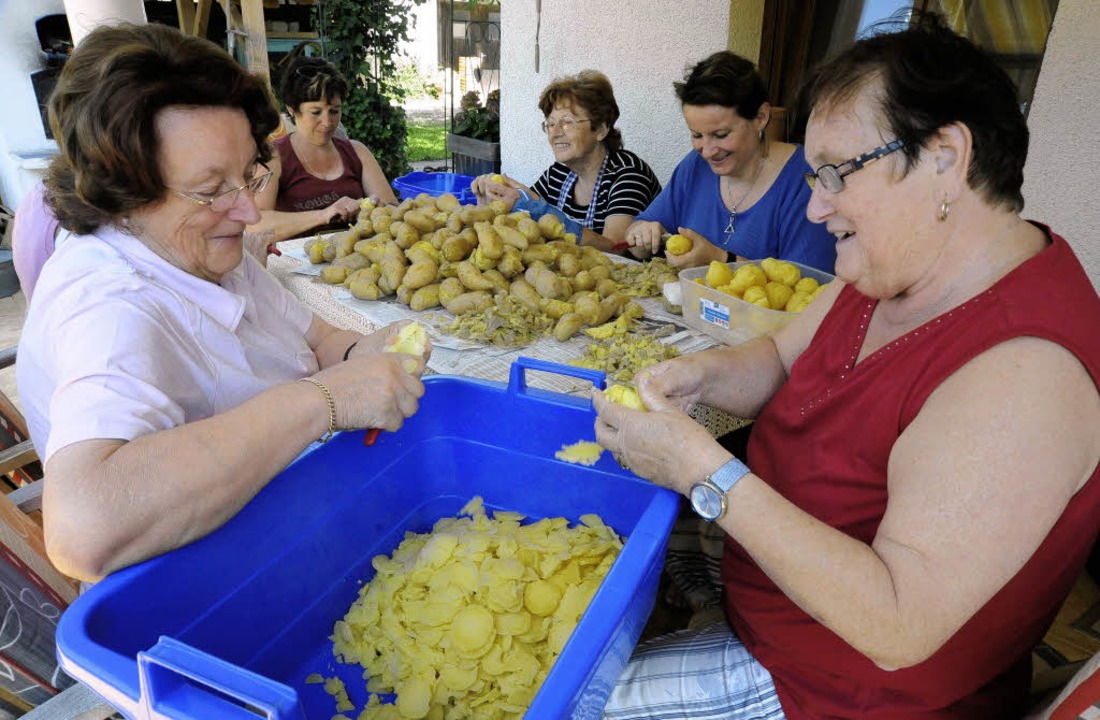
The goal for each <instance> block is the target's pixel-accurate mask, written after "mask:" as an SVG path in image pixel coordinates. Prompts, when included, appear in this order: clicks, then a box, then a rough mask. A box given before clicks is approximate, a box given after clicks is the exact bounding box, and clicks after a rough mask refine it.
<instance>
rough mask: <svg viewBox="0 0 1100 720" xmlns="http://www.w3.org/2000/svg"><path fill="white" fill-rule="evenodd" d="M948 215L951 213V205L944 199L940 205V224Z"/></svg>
mask: <svg viewBox="0 0 1100 720" xmlns="http://www.w3.org/2000/svg"><path fill="white" fill-rule="evenodd" d="M950 213H951V204H950V203H949V202H947V198H944V199H943V202H942V203H941V204H940V222H945V221H946V220H947V216H948V215H949V214H950Z"/></svg>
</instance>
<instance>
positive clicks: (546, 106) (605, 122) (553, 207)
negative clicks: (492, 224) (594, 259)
mask: <svg viewBox="0 0 1100 720" xmlns="http://www.w3.org/2000/svg"><path fill="white" fill-rule="evenodd" d="M539 109H541V110H542V112H543V115H544V116H545V117H546V121H545V122H544V123H543V130H544V131H545V132H546V137H547V140H548V141H549V143H550V148H551V150H553V152H554V159H555V162H554V164H553V165H551V166H550V168H549V169H547V170H546V172H544V173H543V174H542V177H540V178H539V179H538V181H537V182H536V183H535V184H534V185H533V186H532V187H527V186H525V185H523V184H522V183H520V182H517V181H516V180H514V179H512V178H510V177H506V176H493V175H482V176H480V177H477V178H475V179H474V182H473V184H472V186H471V187H472V189H473V191H474V193H475V194H476V195H477V197H478V200H479V201H481V202H490V201H492V200H504V201H505V202H507V203H509V204H511V205H512V206H513V209H514V210H521V209H526V210H529V211H530V212H531V215H532V217H536V216H539V215H542V214H543V213H545V212H551V213H553V214H555V215H557V216H558V217H560V218H562V220H563V222H564V224H565V226H566V230H567V231H569V232H574V233H576V235H577V240H578V242H580V243H581V244H584V245H592V246H593V247H596V248H598V249H600V250H611V249H612V248H614V247H615V246H616V245H621V243H622V242H623V241H624V240H625V238H626V229H627V228H628V227H629V226H630V223H631V222H633V220H634V217H635V216H636V215H637V214H638V213H640V212H641V211H643V210H645V208H646V207H647V206H648V205H649V203H650V202H651V201H652V200H653V198H655V197H657V195H658V194H659V193H660V192H661V183H660V181H658V180H657V176H656V175H655V174H654V173H653V170H652V169H651V168H650V167H649V165H647V164H646V163H645V161H644V160H642V159H641V158H639V157H638V156H637V155H635V154H634V153H632V152H630V151H629V150H625V149H623V139H622V133H620V132H619V130H618V129H617V128H615V121H616V120H618V119H619V106H618V104H617V103H616V102H615V94H614V92H613V91H612V89H611V83H610V81H608V79H607V77H606V76H605V75H603V73H600V72H597V71H596V70H584V71H582V72H580V73H578V74H577V75H575V76H570V77H564V78H558V79H557V80H555V81H554V82H552V83H551V84H550V85H549V86H548V87H547V88H546V89H545V90H543V92H542V96H541V97H540V98H539ZM616 249H619V248H616Z"/></svg>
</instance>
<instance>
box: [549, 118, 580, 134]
mask: <svg viewBox="0 0 1100 720" xmlns="http://www.w3.org/2000/svg"><path fill="white" fill-rule="evenodd" d="M583 122H592V120H590V119H587V120H574V119H573V118H562V119H561V120H547V121H546V122H544V123H543V124H542V131H543V132H544V133H547V134H550V133H552V132H554V129H555V128H557V127H558V126H561V129H562V130H564V131H565V132H573V130H575V129H576V128H577V123H583Z"/></svg>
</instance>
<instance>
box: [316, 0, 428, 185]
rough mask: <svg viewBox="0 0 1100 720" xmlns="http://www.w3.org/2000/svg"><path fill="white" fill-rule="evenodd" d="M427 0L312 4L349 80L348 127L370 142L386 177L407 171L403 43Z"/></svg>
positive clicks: (332, 56)
mask: <svg viewBox="0 0 1100 720" xmlns="http://www.w3.org/2000/svg"><path fill="white" fill-rule="evenodd" d="M423 2H425V0H325V1H324V2H323V3H317V4H316V5H314V12H315V13H316V15H317V26H318V27H319V28H320V30H321V34H322V36H323V37H324V38H325V40H326V47H327V52H328V59H329V60H330V61H331V62H332V63H333V64H334V65H335V66H336V67H337V68H339V70H340V72H341V73H342V74H343V75H344V77H345V78H347V81H348V97H346V98H344V103H343V108H344V116H343V122H344V127H345V128H347V131H348V135H349V136H351V137H352V138H355V139H356V140H359V141H360V142H362V143H363V144H364V145H366V146H367V147H369V148H370V149H371V151H372V152H373V153H374V156H375V157H376V158H377V159H378V163H379V165H381V166H382V171H383V172H385V173H386V177H388V178H390V179H393V178H396V177H399V176H401V175H404V174H406V173H408V172H409V169H410V168H409V163H408V158H407V157H406V155H405V142H406V135H407V132H408V129H407V124H406V118H405V110H404V108H402V107H401V106H400V105H398V103H400V102H401V101H402V100H404V98H405V91H404V89H403V88H402V87H401V84H400V83H399V82H398V81H397V75H398V67H397V61H398V59H399V58H400V57H401V50H400V44H401V43H402V42H404V41H406V40H408V39H409V18H410V17H412V10H413V8H414V7H415V6H417V5H420V4H422V3H423Z"/></svg>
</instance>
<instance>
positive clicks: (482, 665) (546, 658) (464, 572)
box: [318, 497, 622, 720]
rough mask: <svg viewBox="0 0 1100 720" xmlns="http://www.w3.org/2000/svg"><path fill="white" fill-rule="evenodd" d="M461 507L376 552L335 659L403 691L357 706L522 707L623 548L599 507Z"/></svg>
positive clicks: (495, 714)
mask: <svg viewBox="0 0 1100 720" xmlns="http://www.w3.org/2000/svg"><path fill="white" fill-rule="evenodd" d="M460 515H461V517H456V518H443V519H442V520H439V521H438V522H436V524H435V526H434V527H433V528H432V532H431V533H426V534H415V533H407V534H406V536H405V539H404V540H403V541H402V542H401V544H400V545H399V546H398V548H397V549H396V550H395V551H394V552H393V554H392V556H386V555H379V556H376V557H374V558H372V560H371V565H372V566H373V567H374V569H375V571H376V572H375V576H374V577H373V578H372V579H371V581H370V582H368V583H367V584H365V585H364V586H363V587H362V588H361V589H360V592H359V598H358V599H357V600H356V601H355V603H354V604H353V605H352V607H351V609H350V610H349V611H348V613H347V614H346V615H345V616H344V618H343V619H342V620H339V621H337V623H336V625H335V627H334V628H333V635H332V640H333V651H334V653H335V654H336V657H337V659H338V660H341V661H343V662H347V663H359V664H360V665H362V666H363V668H364V670H365V673H364V676H365V677H368V680H367V690H368V691H369V692H372V693H388V692H396V694H397V701H396V705H382V704H380V703H379V702H378V701H377V700H376V699H372V700H371V701H370V702H368V704H367V705H366V707H364V708H362V711H361V712H360V713H359V714H358V715H357V716H353V717H358V718H359V720H370V719H372V718H393V717H402V718H444V717H456V718H459V717H461V718H481V717H484V718H519V717H522V716H523V714H524V713H525V712H526V711H527V708H528V707H529V706H530V704H531V701H532V700H533V699H534V697H535V694H536V693H537V692H538V690H539V687H540V686H541V685H542V683H543V681H544V680H545V679H546V676H547V674H548V673H549V671H550V669H551V668H552V667H553V665H554V661H555V659H556V658H557V657H558V655H559V654H560V653H561V651H562V649H563V648H564V647H565V644H566V643H567V642H568V640H569V637H570V636H571V635H572V633H573V629H574V628H575V627H576V624H577V622H578V620H579V619H580V617H581V614H582V613H583V612H584V610H585V608H586V607H587V606H588V604H589V602H590V601H591V599H592V596H593V595H594V594H595V592H596V589H597V588H598V587H599V583H600V581H601V580H602V578H603V577H604V576H605V575H606V574H607V572H608V570H609V569H610V568H611V565H612V563H613V562H614V560H615V558H616V557H617V555H618V553H619V551H620V550H621V549H622V540H621V539H620V538H619V537H618V536H617V535H616V534H615V532H614V531H613V530H612V529H611V528H609V527H607V526H606V525H605V524H604V523H603V521H602V520H600V518H599V517H597V516H595V515H583V516H581V519H580V523H579V524H577V525H576V526H573V527H570V526H569V522H568V520H566V519H565V518H560V517H559V518H544V519H542V520H539V521H537V522H532V523H527V524H523V521H524V520H525V518H524V517H523V516H522V515H520V514H518V513H512V512H496V513H494V514H493V517H492V518H490V517H489V516H488V515H487V514H486V512H485V509H484V507H483V505H482V502H481V498H477V497H475V498H474V499H473V500H471V501H470V503H468V504H467V506H466V507H465V508H463V509H462V511H461V513H460ZM318 679H320V678H319V677H318ZM341 689H342V685H340V686H339V687H337V685H336V683H332V690H331V692H332V693H333V695H334V697H336V698H337V700H338V702H340V705H339V706H338V707H339V709H340V711H342V712H343V711H350V710H352V709H353V708H351V707H350V704H349V703H347V701H346V698H347V694H346V692H345V693H343V694H340V693H339V690H341Z"/></svg>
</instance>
